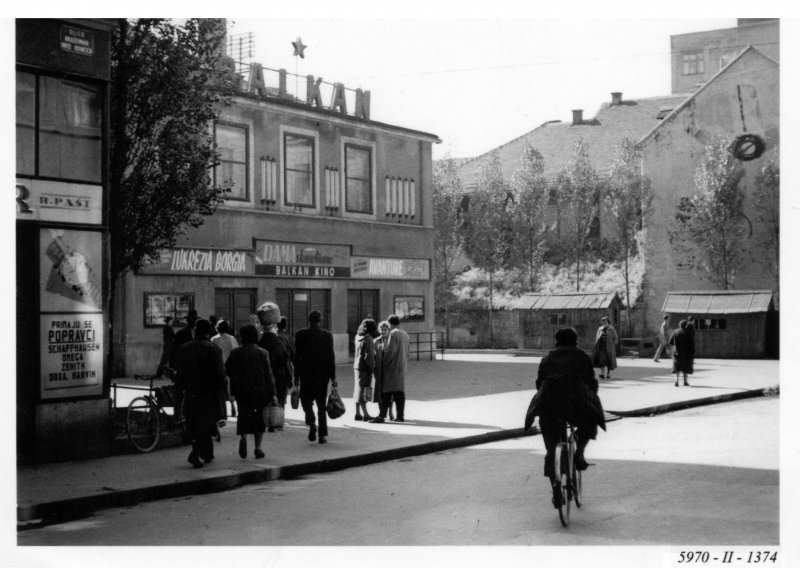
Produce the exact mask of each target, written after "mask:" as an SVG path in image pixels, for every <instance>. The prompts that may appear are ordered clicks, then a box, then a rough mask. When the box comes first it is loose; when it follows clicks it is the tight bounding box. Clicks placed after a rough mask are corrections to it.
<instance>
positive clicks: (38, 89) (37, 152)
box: [14, 65, 108, 185]
mask: <svg viewBox="0 0 800 568" xmlns="http://www.w3.org/2000/svg"><path fill="white" fill-rule="evenodd" d="M18 73H21V74H25V75H29V76H31V77H32V78H33V98H34V101H33V126H32V129H33V172H32V173H31V172H29V171H26V172H20V171H16V170H17V164H16V163H15V165H14V169H15V171H16V175H18V176H21V177H28V178H36V179H48V180H59V181H68V182H73V183H80V184H87V185H102V184H103V183H104V182H105V178H106V152H107V148H108V135H107V132H106V129H107V127H108V124H107V118H106V113H105V112H104V109H105V107H106V105H107V104H108V91H107V89H106V88H105V85H104V84H103V82H102V81H98V80H93V79H89V78H87V77H82V76H73V75H70V74H68V73H53V72H46V71H44V70H41V69H33V68H29V67H25V66H19V65H18V66H17V67H16V68H15V82H17V81H16V77H17V75H16V74H18ZM43 79H53V80H56V81H59V82H61V83H62V84H63V83H64V82H70V83H75V84H77V85H80V86H83V87H85V88H87V89H90V90H92V91H93V92H94V93H95V94H96V96H97V98H98V100H99V103H98V105H97V109H96V110H97V114H98V115H99V125H98V127H97V130H98V133H99V134H98V136H96V137H93V136H91V137H85V138H87V139H91V138H97V139H99V144H100V146H99V151H98V153H99V155H100V159H99V160H97V162H98V163H100V166H99V171H98V172H97V178H96V179H92V178H89V177H66V176H64V175H52V174H42V173H41V171H42V167H41V165H42V162H43V160H42V159H41V154H42V151H41V146H42V117H41V113H42V90H43V88H44V86H43V81H42V80H43ZM15 96H16V90H15ZM18 116H19V115H18V114H17V108H16V106H15V121H14V129H15V137H16V132H17V128H18V126H17V125H18V124H19V122H18ZM64 136H65V135H64V134H63V133H62V138H63V137H64ZM92 162H93V163H94V162H95V160H92Z"/></svg>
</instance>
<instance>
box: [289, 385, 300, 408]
mask: <svg viewBox="0 0 800 568" xmlns="http://www.w3.org/2000/svg"><path fill="white" fill-rule="evenodd" d="M290 399H291V401H292V408H294V409H295V410H297V409H298V408H299V407H300V386H299V385H295V386H294V388H292V394H291V396H290Z"/></svg>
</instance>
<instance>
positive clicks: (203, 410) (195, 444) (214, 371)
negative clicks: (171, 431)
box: [176, 319, 226, 467]
mask: <svg viewBox="0 0 800 568" xmlns="http://www.w3.org/2000/svg"><path fill="white" fill-rule="evenodd" d="M211 331H212V328H211V324H210V323H209V321H208V320H205V319H201V320H197V322H196V324H195V336H194V339H192V340H191V341H188V342H186V343H184V344H183V345H181V347H180V349H179V350H178V355H177V361H176V369H177V371H178V374H177V377H178V388H179V389H183V391H184V396H185V397H186V406H185V418H186V426H187V429H188V431H189V437H190V439H191V440H192V451H191V453H190V454H189V458H188V461H189V463H190V464H192V465H193V466H194V467H203V465H204V463H209V462H211V461H213V459H214V446H213V444H212V437H213V436H214V434H215V431H216V430H215V427H216V424H217V421H218V420H220V419H221V418H222V410H221V407H220V404H219V400H220V399H219V393H220V392H221V391H223V390H224V389H225V375H226V372H225V364H224V363H223V361H222V349H220V347H219V346H218V345H216V344H215V343H212V341H211Z"/></svg>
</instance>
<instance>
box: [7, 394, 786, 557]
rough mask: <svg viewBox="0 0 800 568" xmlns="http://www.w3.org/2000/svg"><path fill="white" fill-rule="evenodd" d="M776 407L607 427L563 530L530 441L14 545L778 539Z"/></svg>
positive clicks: (726, 408) (747, 404)
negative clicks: (576, 506)
mask: <svg viewBox="0 0 800 568" xmlns="http://www.w3.org/2000/svg"><path fill="white" fill-rule="evenodd" d="M778 404H779V399H778V397H766V398H759V399H751V400H745V401H737V402H731V403H725V404H719V405H715V406H705V407H700V408H696V409H691V410H684V411H679V412H675V413H670V414H666V415H662V416H656V417H646V418H635V419H627V420H622V421H617V422H613V423H611V424H610V425H609V429H608V432H607V433H603V432H601V433H600V434H599V436H598V440H597V441H596V442H594V443H593V444H592V445H591V446H590V449H589V451H588V455H589V460H590V461H592V462H594V463H595V464H596V465H595V466H593V467H592V468H590V470H589V471H588V473H587V476H586V484H585V488H586V489H585V490H586V498H585V504H584V506H583V507H582V508H581V509H579V510H577V511H575V512H574V517H573V523H572V524H571V526H570V528H569V529H568V530H565V529H563V528H562V527H561V525H560V524H559V521H558V516H557V513H556V511H555V510H554V509H553V508H552V506H551V505H550V502H549V499H550V495H549V489H548V484H547V481H546V479H545V478H544V477H543V476H542V475H541V461H542V455H543V444H542V441H541V438H540V437H538V436H536V437H527V438H521V439H516V440H509V441H504V442H497V443H492V444H485V445H480V446H472V447H469V448H462V449H457V450H448V451H443V452H437V453H435V454H430V455H424V456H417V457H414V458H406V459H402V460H396V461H392V462H386V463H382V464H376V465H371V466H366V467H360V468H352V469H348V470H345V471H341V472H335V473H330V474H322V475H311V476H308V477H305V478H302V479H297V480H286V481H284V480H279V481H275V482H271V483H266V484H259V485H250V486H246V487H243V488H240V489H236V490H233V491H228V492H224V493H215V494H210V495H202V496H194V497H186V498H181V499H170V500H167V501H160V502H155V503H149V504H143V505H139V506H136V507H130V508H119V509H110V510H106V511H102V512H99V513H96V514H95V515H93V516H91V517H88V518H86V519H82V520H77V521H73V522H69V523H65V524H61V525H54V526H51V527H45V528H43V529H40V530H31V531H25V532H22V533H20V535H19V544H21V545H41V544H47V545H124V544H129V545H214V546H226V545H260V546H281V545H282V546H304V545H316V544H321V545H328V546H341V545H366V546H369V545H395V546H397V545H399V546H409V545H411V546H427V545H456V546H464V545H476V544H477V545H513V546H518V545H523V546H530V545H537V546H538V545H560V546H573V545H580V546H592V545H594V546H597V545H625V546H629V545H637V546H641V545H660V546H665V545H682V544H684V545H685V544H689V543H691V544H693V545H702V546H710V545H725V544H729V543H737V544H739V545H747V544H751V545H775V544H777V543H778V534H779V530H778V527H779V517H778V512H779V506H778V504H779V491H778V466H779V460H778V440H777V437H776V436H775V435H774V433H775V431H776V430H777V427H778V412H777V410H778ZM743 448H747V449H746V450H745V451H743ZM189 519H192V520H191V521H189V522H187V520H189Z"/></svg>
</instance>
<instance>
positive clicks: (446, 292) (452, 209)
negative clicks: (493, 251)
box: [433, 157, 463, 345]
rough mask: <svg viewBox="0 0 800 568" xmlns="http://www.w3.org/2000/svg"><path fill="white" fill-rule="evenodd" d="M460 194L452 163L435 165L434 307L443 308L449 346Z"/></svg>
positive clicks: (459, 248)
mask: <svg viewBox="0 0 800 568" xmlns="http://www.w3.org/2000/svg"><path fill="white" fill-rule="evenodd" d="M462 195H463V190H462V187H461V179H460V178H459V177H458V174H457V172H456V164H455V162H454V161H453V160H452V159H451V158H449V157H448V158H445V159H444V160H441V161H439V162H436V163H435V165H434V168H433V255H434V270H435V278H436V305H439V306H441V305H443V306H444V318H445V334H446V338H445V344H446V345H447V344H449V343H450V304H451V299H452V298H451V296H452V294H451V292H450V289H451V287H452V286H453V282H454V276H455V275H454V271H453V266H454V264H455V262H456V261H457V260H458V258H459V257H460V255H461V252H462V242H463V234H462V232H461V231H460V230H459V225H460V223H461V219H460V215H459V207H460V206H461V198H462Z"/></svg>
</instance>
